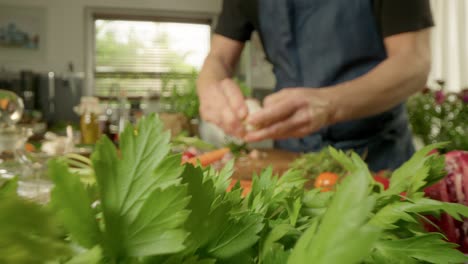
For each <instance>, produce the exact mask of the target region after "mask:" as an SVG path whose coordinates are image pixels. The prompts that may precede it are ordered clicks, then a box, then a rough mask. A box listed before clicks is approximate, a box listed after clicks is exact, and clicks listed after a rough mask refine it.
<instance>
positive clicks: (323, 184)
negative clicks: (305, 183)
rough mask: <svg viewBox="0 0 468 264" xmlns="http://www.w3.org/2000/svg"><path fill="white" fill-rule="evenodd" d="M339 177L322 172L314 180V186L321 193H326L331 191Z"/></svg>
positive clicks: (331, 173)
mask: <svg viewBox="0 0 468 264" xmlns="http://www.w3.org/2000/svg"><path fill="white" fill-rule="evenodd" d="M338 179H339V176H338V175H337V174H336V173H333V172H322V173H321V174H320V175H319V176H318V177H317V179H315V183H314V186H315V188H319V189H321V190H322V192H328V191H331V190H332V189H333V187H334V186H335V184H336V183H337V182H338Z"/></svg>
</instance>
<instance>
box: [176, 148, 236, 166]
mask: <svg viewBox="0 0 468 264" xmlns="http://www.w3.org/2000/svg"><path fill="white" fill-rule="evenodd" d="M230 151H231V150H230V149H229V148H222V149H218V150H215V151H210V152H206V153H204V154H201V155H199V156H197V157H193V158H190V159H189V160H187V161H186V162H183V163H189V164H192V165H194V166H196V165H198V163H200V165H202V166H203V167H205V166H208V165H211V164H213V163H215V162H217V161H220V160H222V159H223V157H224V155H226V154H228V153H229V152H230Z"/></svg>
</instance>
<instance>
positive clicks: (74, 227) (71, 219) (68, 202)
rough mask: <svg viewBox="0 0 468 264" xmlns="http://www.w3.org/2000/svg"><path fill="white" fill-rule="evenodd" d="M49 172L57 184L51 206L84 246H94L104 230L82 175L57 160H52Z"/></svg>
mask: <svg viewBox="0 0 468 264" xmlns="http://www.w3.org/2000/svg"><path fill="white" fill-rule="evenodd" d="M49 175H50V178H51V179H52V180H53V182H54V184H55V187H54V189H53V190H52V194H51V204H52V207H53V208H54V210H55V211H56V212H57V215H58V216H59V218H60V220H61V221H62V223H63V225H64V226H65V228H66V229H67V230H68V232H70V234H71V236H72V239H73V240H74V241H76V242H77V243H78V244H80V245H81V246H83V247H85V248H88V249H91V248H93V247H94V246H96V245H97V244H98V243H99V242H100V240H101V231H100V230H99V226H98V223H97V220H96V216H95V215H94V213H93V210H92V208H91V204H92V201H91V200H90V198H89V196H88V193H87V191H86V189H85V187H84V186H83V184H82V183H81V180H80V177H79V176H77V175H74V174H72V173H70V171H69V170H68V167H67V165H66V164H65V163H63V162H60V161H58V160H52V161H50V162H49Z"/></svg>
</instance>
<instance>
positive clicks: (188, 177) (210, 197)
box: [182, 165, 232, 252]
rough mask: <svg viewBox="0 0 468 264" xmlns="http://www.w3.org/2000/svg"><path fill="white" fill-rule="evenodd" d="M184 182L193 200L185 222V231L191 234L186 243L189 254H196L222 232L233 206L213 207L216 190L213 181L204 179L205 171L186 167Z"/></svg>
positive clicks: (221, 204) (183, 175)
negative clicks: (195, 252)
mask: <svg viewBox="0 0 468 264" xmlns="http://www.w3.org/2000/svg"><path fill="white" fill-rule="evenodd" d="M182 178H183V180H182V182H183V183H184V184H186V185H187V187H188V195H190V197H191V199H190V202H189V204H188V207H187V208H188V209H189V210H190V211H191V212H190V215H189V218H188V219H187V221H186V222H185V225H184V226H185V229H186V230H187V231H189V232H190V235H189V237H188V240H187V242H186V245H187V250H186V251H187V252H194V251H196V250H197V249H199V248H203V247H205V246H206V245H207V244H208V243H209V242H210V241H212V240H213V239H215V238H216V236H217V235H218V234H219V233H221V232H222V230H223V229H224V228H225V226H226V225H227V223H228V220H229V212H230V210H231V209H232V205H231V204H230V203H228V202H220V203H218V205H217V206H215V207H213V204H214V203H215V200H216V198H217V196H216V189H215V186H214V182H213V181H212V180H206V181H204V179H203V171H202V169H200V168H199V167H197V168H194V167H193V166H190V165H188V166H186V168H185V170H184V173H183V174H182Z"/></svg>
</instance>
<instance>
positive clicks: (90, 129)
mask: <svg viewBox="0 0 468 264" xmlns="http://www.w3.org/2000/svg"><path fill="white" fill-rule="evenodd" d="M75 111H76V112H77V113H78V114H79V115H80V132H81V143H82V144H85V145H92V144H95V143H96V142H97V140H98V139H99V137H100V136H101V133H100V125H99V115H100V113H101V109H100V105H99V99H97V98H96V97H82V98H81V102H80V105H79V106H78V107H77V108H76V109H75Z"/></svg>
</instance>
